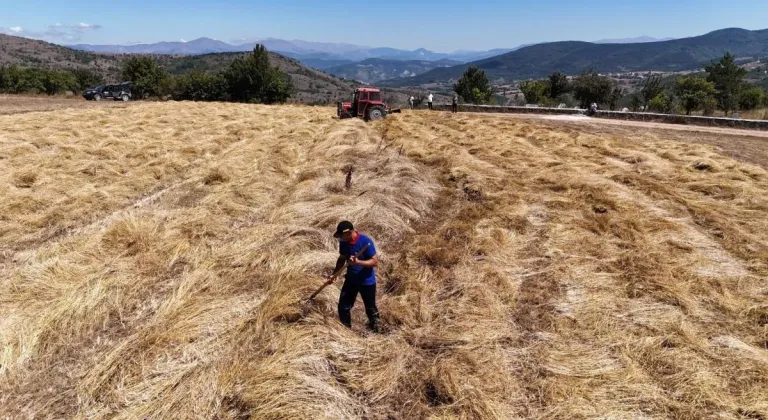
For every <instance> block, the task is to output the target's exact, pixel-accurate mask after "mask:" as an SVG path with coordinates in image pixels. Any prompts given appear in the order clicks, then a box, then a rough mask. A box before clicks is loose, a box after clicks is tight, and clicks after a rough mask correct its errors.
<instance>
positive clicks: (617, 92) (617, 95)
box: [608, 86, 624, 111]
mask: <svg viewBox="0 0 768 420" xmlns="http://www.w3.org/2000/svg"><path fill="white" fill-rule="evenodd" d="M623 97H624V89H622V88H620V87H618V86H614V87H613V90H612V91H611V95H610V96H609V97H608V108H609V109H610V110H611V111H615V110H616V106H617V105H618V104H619V100H620V99H621V98H623Z"/></svg>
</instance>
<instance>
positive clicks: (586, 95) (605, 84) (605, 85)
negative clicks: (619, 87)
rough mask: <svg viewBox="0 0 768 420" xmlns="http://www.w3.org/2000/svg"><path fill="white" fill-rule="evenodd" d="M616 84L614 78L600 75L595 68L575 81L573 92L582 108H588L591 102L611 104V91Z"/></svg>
mask: <svg viewBox="0 0 768 420" xmlns="http://www.w3.org/2000/svg"><path fill="white" fill-rule="evenodd" d="M615 86H616V84H615V83H614V81H613V80H611V79H609V78H607V77H604V76H600V75H599V74H597V72H596V71H594V70H588V71H585V72H584V73H582V74H581V76H579V77H577V78H575V79H574V81H573V93H574V95H573V96H574V97H575V98H576V100H578V101H579V104H580V106H581V107H582V108H588V107H589V105H590V104H591V103H593V102H594V103H596V104H599V105H605V104H609V103H610V100H611V93H612V92H613V90H614V88H615Z"/></svg>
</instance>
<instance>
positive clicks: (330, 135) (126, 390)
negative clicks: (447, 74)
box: [0, 103, 768, 419]
mask: <svg viewBox="0 0 768 420" xmlns="http://www.w3.org/2000/svg"><path fill="white" fill-rule="evenodd" d="M332 114H333V110H332V109H330V108H328V109H326V108H309V107H298V106H285V107H264V106H250V105H234V104H195V103H156V104H138V105H132V106H129V107H127V108H124V109H122V108H121V109H88V110H76V109H72V110H65V111H57V112H56V113H52V112H45V113H43V112H41V113H28V114H21V115H14V116H5V117H0V166H2V168H3V169H4V170H3V171H2V172H0V194H2V200H0V232H2V234H1V236H0V240H2V248H3V251H2V254H0V279H2V280H0V281H2V287H0V345H2V353H0V415H1V416H7V417H10V418H125V419H135V418H153V419H154V418H190V419H191V418H220V419H243V418H276V419H277V418H280V419H283V418H286V419H288V418H329V419H339V418H404V419H405V418H503V419H507V418H569V419H570V418H614V419H618V418H626V419H635V418H691V419H700V418H734V419H736V418H744V417H746V418H761V416H762V417H768V399H767V398H766V395H768V351H766V342H767V341H768V335H766V322H768V305H767V304H766V301H768V284H767V283H766V276H767V275H768V266H767V265H766V264H767V263H768V233H766V232H768V221H767V220H768V219H766V218H765V212H766V210H768V201H767V200H768V198H766V197H768V195H767V193H768V173H766V171H765V170H764V169H763V167H761V166H760V165H762V164H765V163H766V161H764V160H763V161H761V160H760V159H758V158H755V157H754V156H753V160H751V162H752V163H758V164H757V165H753V164H750V163H744V162H743V161H740V160H737V159H734V158H732V157H729V156H728V155H727V154H726V153H725V152H722V151H721V150H720V149H717V148H715V147H713V146H710V145H703V144H700V143H699V141H702V142H707V143H711V142H712V140H711V139H699V138H698V137H688V138H685V139H682V140H684V141H673V140H668V139H667V138H668V137H671V136H672V135H671V134H669V133H667V132H663V131H655V132H648V133H642V132H637V131H635V132H631V131H627V130H623V129H621V128H619V127H612V128H596V127H589V126H583V125H578V124H566V123H563V122H541V121H539V122H535V121H526V120H516V119H508V118H504V117H482V116H472V115H448V114H438V113H427V112H412V113H406V114H403V115H400V116H393V117H392V118H389V119H387V120H386V121H385V122H377V123H373V124H366V123H364V122H362V121H359V120H348V121H343V122H340V121H338V120H335V119H334V118H333V117H332ZM698 135H700V134H697V135H696V136H698ZM675 136H678V137H680V136H682V134H680V133H679V132H678V133H677V134H675ZM691 136H694V135H691ZM734 141H737V139H734ZM750 147H758V146H754V145H753V144H751V146H750ZM763 156H765V155H763ZM351 167H354V170H353V171H350V168H351ZM348 176H350V177H351V180H350V182H347V181H348ZM341 219H350V220H354V221H355V222H356V224H357V225H358V226H360V227H361V229H363V230H364V231H366V232H367V233H369V234H370V235H371V236H372V237H373V238H374V239H375V240H376V245H377V248H378V249H379V251H380V253H381V256H382V260H381V266H380V268H379V275H380V278H379V299H380V309H381V311H382V316H383V319H382V322H383V325H384V327H385V333H384V334H377V335H370V334H368V333H367V332H365V331H364V328H363V323H364V315H363V313H362V309H361V308H356V309H355V311H354V320H353V323H354V324H355V329H354V330H352V331H349V330H347V329H345V328H343V327H342V326H341V325H340V324H339V323H338V321H337V320H336V316H335V305H336V299H337V293H338V287H329V288H328V289H326V290H325V291H324V292H323V293H321V294H320V295H319V296H318V298H317V299H316V303H315V305H313V307H312V310H311V311H309V312H308V313H306V312H303V311H302V309H303V308H302V305H301V301H302V299H303V298H306V297H307V296H308V295H309V294H310V293H311V292H312V291H313V290H314V289H315V288H316V287H317V286H319V285H320V284H322V281H323V279H322V278H321V274H323V273H324V272H327V271H328V270H329V269H330V268H331V265H332V263H333V261H334V260H335V255H336V249H335V246H336V245H335V243H334V240H333V238H332V237H331V233H332V229H333V227H334V226H335V224H336V223H337V222H338V221H339V220H341Z"/></svg>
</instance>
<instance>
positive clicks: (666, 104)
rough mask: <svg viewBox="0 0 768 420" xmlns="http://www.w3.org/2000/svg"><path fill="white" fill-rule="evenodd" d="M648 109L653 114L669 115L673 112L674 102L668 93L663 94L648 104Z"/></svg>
mask: <svg viewBox="0 0 768 420" xmlns="http://www.w3.org/2000/svg"><path fill="white" fill-rule="evenodd" d="M648 108H649V109H650V110H651V111H653V112H658V113H662V114H669V113H670V112H672V100H671V99H670V97H669V95H667V92H661V93H659V94H658V95H656V97H655V98H653V99H651V101H650V102H648Z"/></svg>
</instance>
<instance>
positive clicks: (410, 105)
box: [408, 96, 413, 109]
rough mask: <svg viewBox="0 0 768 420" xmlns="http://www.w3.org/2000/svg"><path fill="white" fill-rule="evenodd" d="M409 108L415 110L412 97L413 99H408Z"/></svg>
mask: <svg viewBox="0 0 768 420" xmlns="http://www.w3.org/2000/svg"><path fill="white" fill-rule="evenodd" d="M408 106H409V108H410V109H413V96H411V99H408Z"/></svg>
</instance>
